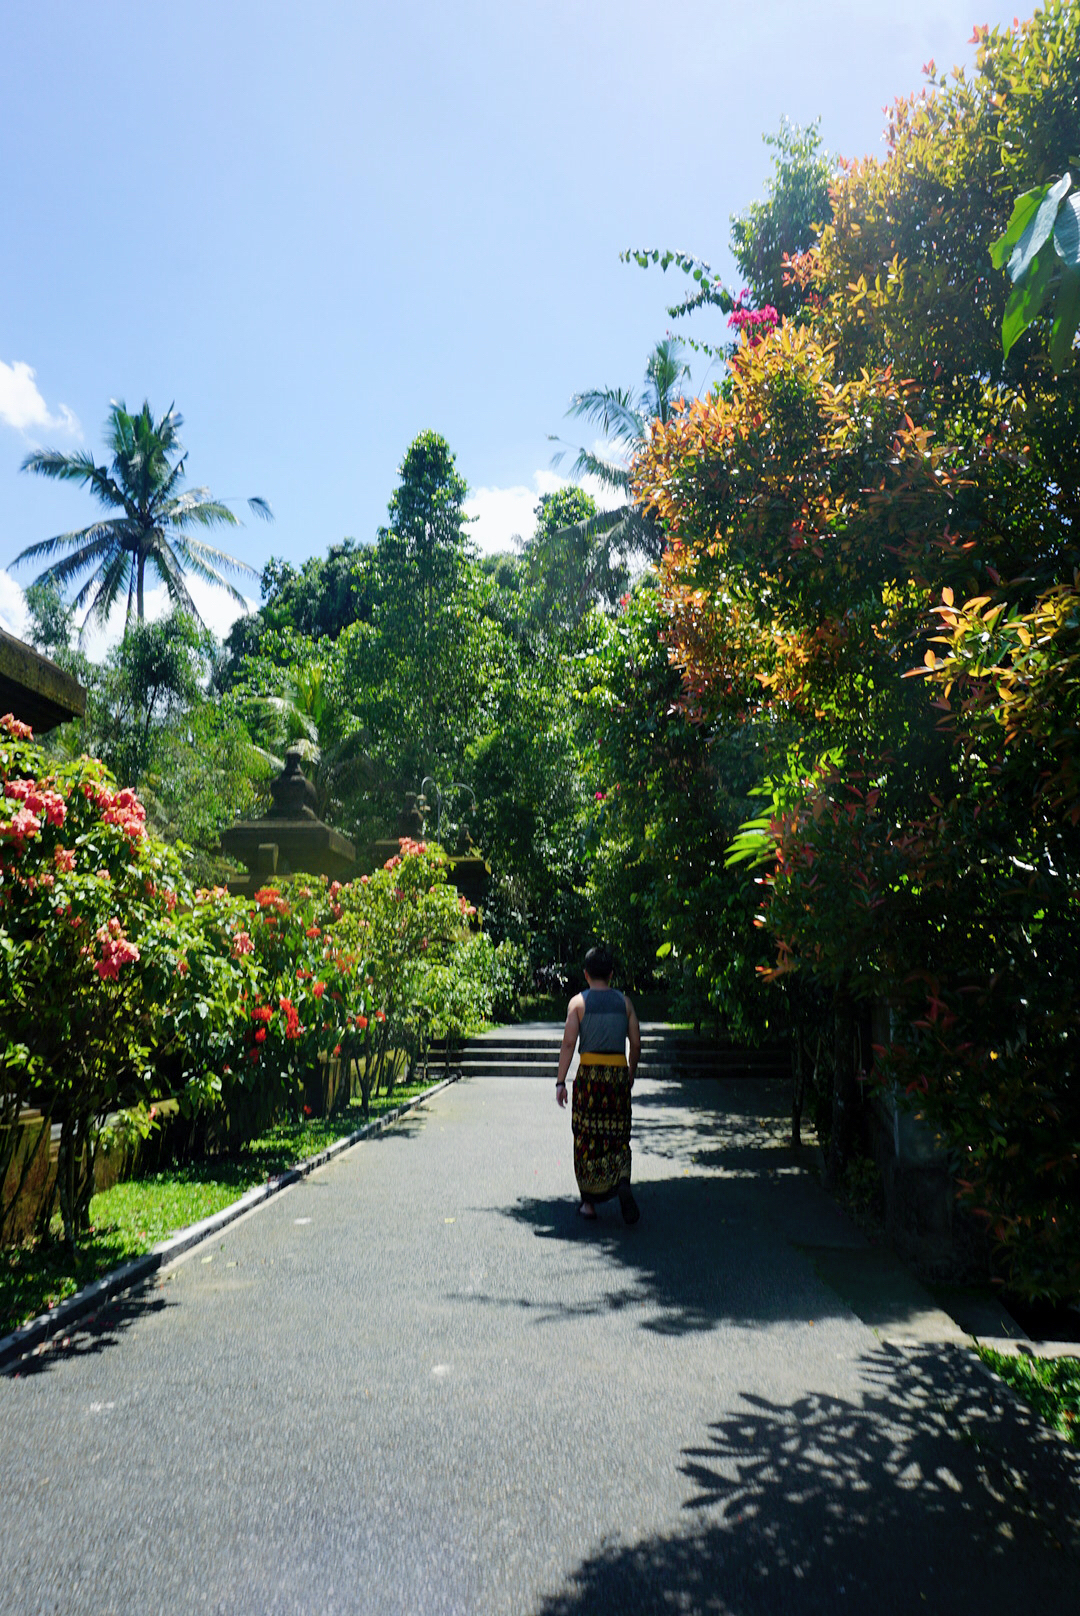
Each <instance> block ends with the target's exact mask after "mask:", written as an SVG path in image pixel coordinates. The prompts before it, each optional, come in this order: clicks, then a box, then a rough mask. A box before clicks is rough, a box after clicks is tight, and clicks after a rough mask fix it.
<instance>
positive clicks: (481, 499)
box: [465, 471, 622, 555]
mask: <svg viewBox="0 0 1080 1616" xmlns="http://www.w3.org/2000/svg"><path fill="white" fill-rule="evenodd" d="M569 485H570V478H569V477H560V476H559V474H558V472H556V471H534V472H533V477H532V487H531V488H527V487H525V486H524V485H523V484H520V483H519V484H515V485H514V486H513V487H511V488H474V489H473V491H472V493H471V494H470V495H469V497H468V499H467V500H466V501H465V509H466V511H467V512H468V514H469V515H470V516H472V517H474V518H475V520H474V521H473V522H472V523H471V524H470V527H469V536H470V538H471V539H472V541H473V543H474V544H475V545H476V546H477V548H478V549H479V550H480V552H481V553H482V554H483V555H495V554H497V553H498V552H499V551H502V550H513V549H514V548H515V541H516V540H518V539H527V538H529V536H530V535H531V533H532V531H533V528H534V527H535V526H536V516H535V510H536V505H537V502H538V501H539V499H540V496H541V494H554V493H556V492H557V491H558V490H559V489H560V488H567V487H569ZM580 486H581V487H582V488H583V489H585V491H586V493H589V494H591V495H592V496H593V498H594V499H595V501H596V503H597V505H598V506H599V507H600V509H601V510H609V509H610V508H611V507H612V506H613V505H619V504H621V503H622V500H621V498H620V496H619V495H617V494H614V493H613V492H612V490H611V489H610V488H604V487H602V486H601V485H600V484H599V483H597V482H596V481H595V480H594V479H593V478H592V477H584V478H582V480H581V484H580Z"/></svg>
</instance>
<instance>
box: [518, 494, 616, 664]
mask: <svg viewBox="0 0 1080 1616" xmlns="http://www.w3.org/2000/svg"><path fill="white" fill-rule="evenodd" d="M535 516H536V527H535V528H534V530H533V533H532V536H531V537H530V538H529V540H528V541H527V543H526V545H525V549H524V553H523V556H522V562H523V568H524V574H525V580H526V587H527V590H528V594H529V603H530V606H531V609H532V612H533V614H534V615H535V618H536V621H537V623H538V625H539V627H540V628H541V630H542V632H543V633H544V634H545V635H547V636H548V637H549V638H551V637H556V638H558V637H566V636H569V635H573V633H574V632H575V630H576V629H577V628H578V626H579V624H580V623H581V622H582V619H583V618H584V617H585V615H586V613H587V612H588V611H589V610H590V608H591V607H593V606H606V607H608V608H610V607H613V606H614V605H615V603H616V602H617V601H618V599H619V597H620V596H621V595H622V594H624V593H625V591H626V590H627V588H628V587H629V582H630V579H629V572H628V570H627V567H626V564H625V562H624V561H622V560H621V559H620V558H619V555H618V553H617V552H615V551H613V548H612V545H611V543H610V534H609V533H605V532H603V531H601V530H598V523H597V520H596V518H597V509H596V501H595V500H594V499H593V497H592V495H591V494H588V493H586V492H585V490H584V489H583V488H577V487H575V486H574V485H573V484H571V486H570V487H568V488H560V489H558V490H557V491H556V492H555V493H553V494H542V495H541V496H540V500H539V502H538V504H537V506H536V510H535Z"/></svg>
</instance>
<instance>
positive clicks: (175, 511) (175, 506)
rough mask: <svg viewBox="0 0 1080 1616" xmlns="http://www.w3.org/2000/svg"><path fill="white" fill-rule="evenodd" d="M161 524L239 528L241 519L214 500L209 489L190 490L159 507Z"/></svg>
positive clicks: (178, 526) (217, 500)
mask: <svg viewBox="0 0 1080 1616" xmlns="http://www.w3.org/2000/svg"><path fill="white" fill-rule="evenodd" d="M156 514H157V519H158V521H159V522H163V523H168V524H169V525H170V526H171V527H177V528H182V527H187V526H188V525H189V524H191V523H196V524H197V525H198V526H200V527H239V525H240V521H239V518H238V517H237V516H236V514H235V513H234V512H233V511H230V509H229V507H228V506H227V505H225V504H223V503H222V502H221V500H219V499H212V498H211V496H210V490H209V489H208V488H189V489H187V490H186V491H185V492H184V493H183V494H177V495H175V496H174V497H173V498H172V499H170V500H167V501H164V502H163V503H162V504H161V505H159V506H158V507H157V513H156Z"/></svg>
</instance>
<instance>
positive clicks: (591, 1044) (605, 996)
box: [578, 988, 629, 1055]
mask: <svg viewBox="0 0 1080 1616" xmlns="http://www.w3.org/2000/svg"><path fill="white" fill-rule="evenodd" d="M581 996H582V998H583V999H584V1000H585V1014H584V1015H583V1016H582V1018H581V1030H580V1032H579V1034H578V1049H579V1050H580V1052H581V1054H583V1055H625V1054H626V1034H627V1032H628V1030H629V1023H628V1021H627V1017H626V1000H625V999H624V997H623V995H622V994H621V993H620V992H619V990H618V989H617V988H586V989H585V992H584V993H583V994H582V995H581Z"/></svg>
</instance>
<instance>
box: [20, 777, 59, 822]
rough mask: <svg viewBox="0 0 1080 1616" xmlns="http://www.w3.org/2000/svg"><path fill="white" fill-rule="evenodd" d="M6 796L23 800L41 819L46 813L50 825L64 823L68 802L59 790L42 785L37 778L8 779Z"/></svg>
mask: <svg viewBox="0 0 1080 1616" xmlns="http://www.w3.org/2000/svg"><path fill="white" fill-rule="evenodd" d="M4 796H5V797H13V798H14V799H15V801H16V802H21V803H22V804H23V806H24V807H26V808H29V810H30V812H31V813H32V814H36V815H37V816H38V818H39V819H40V817H41V815H42V814H44V815H45V818H46V819H47V820H48V821H49V824H50V825H62V824H63V823H64V819H65V817H66V815H67V804H66V802H65V801H64V799H63V797H62V796H61V795H60V793H59V791H53V790H52V788H51V787H49V786H46V785H40V784H39V783H38V781H36V780H6V781H5V782H4Z"/></svg>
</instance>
